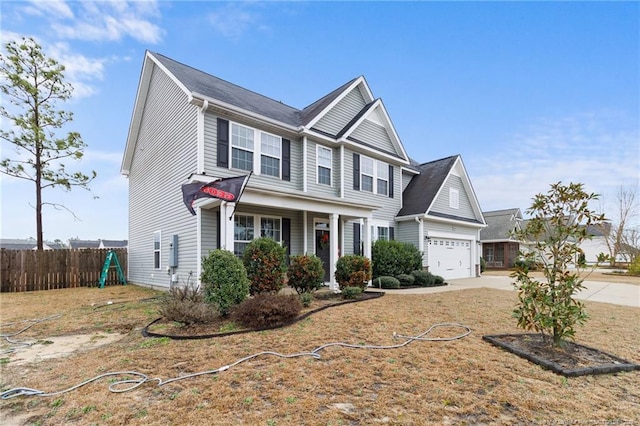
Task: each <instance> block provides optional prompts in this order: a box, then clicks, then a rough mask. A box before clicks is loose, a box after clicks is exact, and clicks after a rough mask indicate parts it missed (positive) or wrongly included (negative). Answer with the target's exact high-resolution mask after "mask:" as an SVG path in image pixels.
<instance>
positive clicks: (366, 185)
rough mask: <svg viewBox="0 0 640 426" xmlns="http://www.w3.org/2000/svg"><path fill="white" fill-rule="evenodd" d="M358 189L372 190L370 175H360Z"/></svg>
mask: <svg viewBox="0 0 640 426" xmlns="http://www.w3.org/2000/svg"><path fill="white" fill-rule="evenodd" d="M360 189H361V190H363V191H368V192H373V178H372V177H371V176H365V175H362V179H361V182H360Z"/></svg>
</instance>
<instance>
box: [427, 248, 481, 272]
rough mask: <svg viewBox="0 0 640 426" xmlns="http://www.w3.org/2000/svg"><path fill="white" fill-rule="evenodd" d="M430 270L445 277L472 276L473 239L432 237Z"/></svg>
mask: <svg viewBox="0 0 640 426" xmlns="http://www.w3.org/2000/svg"><path fill="white" fill-rule="evenodd" d="M429 271H430V272H431V273H432V274H435V275H440V276H442V277H444V278H445V279H454V278H468V277H470V276H471V241H469V240H455V239H445V238H432V239H431V241H430V244H429Z"/></svg>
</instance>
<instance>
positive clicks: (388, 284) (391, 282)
mask: <svg viewBox="0 0 640 426" xmlns="http://www.w3.org/2000/svg"><path fill="white" fill-rule="evenodd" d="M373 286H374V287H379V288H386V289H394V288H400V281H398V280H397V279H395V278H394V277H387V276H385V277H378V278H376V279H375V280H373Z"/></svg>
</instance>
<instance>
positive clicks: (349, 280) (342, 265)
mask: <svg viewBox="0 0 640 426" xmlns="http://www.w3.org/2000/svg"><path fill="white" fill-rule="evenodd" d="M335 277H336V281H338V286H339V287H340V290H342V289H343V288H345V287H360V288H361V289H362V290H363V291H364V289H365V288H367V284H368V282H369V280H370V279H371V261H370V260H369V259H367V258H366V257H364V256H358V255H355V254H351V255H347V256H342V257H341V258H340V259H338V262H336V273H335Z"/></svg>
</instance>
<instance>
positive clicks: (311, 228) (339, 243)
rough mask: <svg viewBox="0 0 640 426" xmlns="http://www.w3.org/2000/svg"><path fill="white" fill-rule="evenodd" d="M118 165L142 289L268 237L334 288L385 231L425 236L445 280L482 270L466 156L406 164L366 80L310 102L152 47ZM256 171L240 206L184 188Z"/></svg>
mask: <svg viewBox="0 0 640 426" xmlns="http://www.w3.org/2000/svg"><path fill="white" fill-rule="evenodd" d="M121 171H122V173H123V174H125V175H127V176H128V179H129V247H128V250H129V251H128V253H129V258H128V259H129V261H128V267H129V271H128V278H129V279H130V280H131V281H132V282H135V283H139V284H144V285H151V286H161V287H168V286H169V285H170V284H171V282H178V281H180V282H182V281H184V280H185V279H186V276H190V277H194V278H195V279H197V278H198V277H199V276H200V272H201V260H202V258H203V257H204V256H206V255H207V254H208V252H209V251H210V250H213V249H216V248H224V249H227V250H231V251H233V252H235V253H236V254H237V255H240V254H241V253H242V251H243V250H244V248H245V247H246V245H247V244H248V243H249V242H250V241H251V240H252V239H254V238H257V237H260V236H268V237H271V238H274V239H275V240H277V241H280V242H281V243H282V244H283V245H284V246H286V247H287V252H288V253H289V254H292V255H293V254H304V253H315V254H316V255H318V256H319V257H320V258H321V259H322V260H323V263H324V265H325V281H326V282H328V283H329V284H330V285H331V287H332V288H336V283H335V279H334V272H335V264H336V261H337V260H338V257H339V256H341V255H345V254H352V253H360V254H363V255H365V256H367V257H370V256H371V243H372V242H373V241H375V240H376V239H398V240H401V241H408V242H411V243H413V244H415V245H416V246H417V247H418V248H420V249H421V250H423V251H424V253H425V256H424V266H425V267H428V268H430V269H431V270H432V271H435V272H437V273H441V274H442V275H443V276H444V277H445V278H454V277H459V276H466V277H471V276H476V269H477V265H478V264H479V256H480V253H479V249H478V242H479V238H478V230H479V229H480V228H481V227H482V226H484V221H483V219H482V214H481V211H480V209H479V207H478V202H477V199H476V197H475V194H474V192H473V189H472V187H471V184H470V182H469V178H468V176H467V173H466V171H465V169H464V166H463V164H462V160H461V158H460V157H459V156H455V157H449V158H447V159H443V160H439V161H436V162H432V163H426V164H423V165H417V164H415V163H414V162H412V161H410V159H409V157H408V155H407V153H406V152H405V149H404V146H403V144H402V142H401V141H400V138H399V137H398V135H397V134H396V131H395V129H394V126H393V123H392V122H391V119H390V118H389V115H388V114H387V111H386V108H385V106H384V104H383V103H382V100H381V99H377V98H374V96H373V94H372V92H371V90H370V88H369V86H368V84H367V82H366V80H365V79H364V77H358V78H355V79H353V80H351V81H349V82H347V83H346V84H344V85H342V86H341V87H339V88H338V89H336V90H334V91H333V92H331V93H329V94H328V95H326V96H324V97H322V98H321V99H319V100H318V101H316V102H314V103H312V104H311V105H309V106H308V107H306V108H303V109H301V110H300V109H296V108H293V107H290V106H287V105H285V104H283V103H281V102H278V101H275V100H273V99H270V98H267V97H265V96H262V95H260V94H257V93H255V92H251V91H249V90H247V89H244V88H242V87H239V86H236V85H234V84H232V83H229V82H227V81H224V80H221V79H219V78H217V77H214V76H212V75H209V74H206V73H204V72H202V71H199V70H196V69H194V68H191V67H189V66H186V65H183V64H181V63H179V62H176V61H174V60H172V59H169V58H167V57H165V56H162V55H160V54H157V53H152V52H146V54H145V58H144V63H143V67H142V73H141V78H140V82H139V86H138V91H137V95H136V99H135V105H134V110H133V115H132V119H131V125H130V128H129V135H128V138H127V143H126V148H125V152H124V157H123V161H122V169H121ZM250 172H253V175H252V176H251V178H250V180H249V182H248V184H247V186H246V188H245V191H244V193H243V195H242V198H241V199H240V201H239V203H237V204H236V203H230V202H227V201H223V200H219V199H212V198H208V199H198V200H197V201H196V202H195V203H194V204H193V207H194V209H195V211H196V215H195V216H192V215H191V214H190V213H189V211H188V210H187V208H186V207H185V205H184V204H183V201H182V196H181V185H182V184H185V183H189V182H211V181H213V180H216V179H218V178H225V177H233V176H242V175H246V174H249V173H250ZM429 176H432V177H429ZM431 179H434V182H432V181H431ZM435 181H437V182H435ZM405 188H406V191H405ZM403 191H404V194H403ZM417 198H419V199H421V200H422V201H420V202H417V200H416V199H417ZM404 203H407V205H406V206H405V205H404ZM427 237H428V238H431V242H432V244H434V242H435V240H436V238H438V242H437V244H438V246H437V248H433V249H431V248H429V247H431V246H429V245H427V246H429V247H425V242H426V241H429V240H427ZM440 241H442V247H440V245H441V244H440ZM445 243H446V245H445ZM433 247H435V246H433ZM444 250H448V252H452V253H453V252H454V251H455V252H456V254H455V258H456V259H457V260H456V263H455V264H452V265H448V264H445V263H446V262H445V261H444V259H447V256H446V255H445V254H444V253H446V252H443V251H444ZM458 251H460V253H458ZM438 262H439V264H438ZM170 280H171V281H170Z"/></svg>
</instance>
